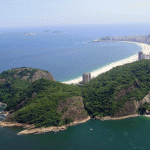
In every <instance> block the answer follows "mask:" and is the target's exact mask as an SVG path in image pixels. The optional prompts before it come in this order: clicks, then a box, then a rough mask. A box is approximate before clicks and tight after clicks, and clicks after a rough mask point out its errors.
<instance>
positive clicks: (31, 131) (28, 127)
mask: <svg viewBox="0 0 150 150" xmlns="http://www.w3.org/2000/svg"><path fill="white" fill-rule="evenodd" d="M90 119H91V117H90V116H88V118H86V119H84V120H81V121H74V122H72V123H70V124H67V125H63V126H61V127H55V126H51V127H46V128H45V127H42V128H35V129H33V128H34V124H31V125H29V124H25V123H24V124H23V123H17V122H2V121H1V122H0V127H23V128H25V130H23V131H21V132H19V133H18V134H17V135H24V134H40V133H45V132H52V131H53V132H58V131H64V130H66V129H67V127H69V126H73V125H77V124H80V123H85V122H87V121H88V120H90Z"/></svg>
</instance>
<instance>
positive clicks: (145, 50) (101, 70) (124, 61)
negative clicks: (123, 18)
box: [62, 41, 150, 84]
mask: <svg viewBox="0 0 150 150" xmlns="http://www.w3.org/2000/svg"><path fill="white" fill-rule="evenodd" d="M121 42H128V41H121ZM128 43H133V44H137V45H138V46H140V47H141V48H142V49H141V51H143V53H144V54H149V53H150V45H148V44H146V43H138V42H128ZM137 60H138V53H137V54H135V55H133V56H131V57H128V58H126V59H122V60H119V61H116V62H113V63H111V64H109V65H106V66H104V67H101V68H99V69H97V70H95V71H92V72H91V77H92V78H95V77H97V76H98V75H100V74H102V73H105V72H107V71H109V70H111V69H112V68H113V67H116V66H121V65H124V64H127V63H132V62H134V61H137ZM80 81H82V76H81V77H79V78H76V79H73V80H69V81H66V82H62V83H66V84H77V83H79V82H80Z"/></svg>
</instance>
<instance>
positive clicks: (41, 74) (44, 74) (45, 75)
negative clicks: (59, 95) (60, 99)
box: [29, 70, 55, 82]
mask: <svg viewBox="0 0 150 150" xmlns="http://www.w3.org/2000/svg"><path fill="white" fill-rule="evenodd" d="M41 78H46V79H48V80H52V81H55V79H54V77H53V76H52V75H51V73H48V72H45V71H42V70H37V71H36V72H35V73H34V74H33V76H32V78H31V79H30V80H29V81H30V82H34V81H36V80H38V79H41Z"/></svg>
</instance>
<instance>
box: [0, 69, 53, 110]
mask: <svg viewBox="0 0 150 150" xmlns="http://www.w3.org/2000/svg"><path fill="white" fill-rule="evenodd" d="M41 78H46V79H49V80H52V81H54V80H55V79H54V78H53V76H52V75H51V74H50V73H49V72H48V71H44V70H39V69H34V68H26V67H22V68H14V69H11V70H7V71H4V72H2V73H1V74H0V101H1V102H4V103H6V104H7V105H8V106H7V108H6V110H8V111H9V110H12V109H14V108H16V106H17V105H18V104H19V103H20V102H21V100H22V99H20V96H21V95H22V94H23V91H24V90H25V89H26V88H27V87H28V86H29V85H30V84H31V82H34V81H36V80H38V79H41Z"/></svg>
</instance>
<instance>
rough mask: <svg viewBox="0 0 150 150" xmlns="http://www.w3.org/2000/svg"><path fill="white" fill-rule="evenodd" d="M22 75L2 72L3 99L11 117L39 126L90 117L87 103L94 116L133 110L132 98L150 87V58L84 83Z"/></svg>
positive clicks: (0, 90)
mask: <svg viewBox="0 0 150 150" xmlns="http://www.w3.org/2000/svg"><path fill="white" fill-rule="evenodd" d="M25 72H26V70H25ZM21 74H24V72H22V73H21ZM4 75H5V76H4ZM18 76H19V75H18V73H17V76H16V75H14V74H13V73H12V72H11V71H10V72H9V71H7V72H4V73H2V74H1V75H0V79H1V80H0V81H1V83H0V101H2V102H5V103H7V105H8V106H7V108H6V110H8V111H10V113H13V114H12V115H11V116H10V117H8V120H9V121H10V120H11V121H17V122H20V123H34V124H35V127H41V126H52V125H53V126H59V125H63V124H68V123H70V122H72V121H73V118H76V117H77V116H78V117H77V119H79V118H80V119H84V118H86V117H87V114H86V111H85V110H84V107H85V109H86V110H87V112H88V114H89V115H91V116H99V117H103V116H115V115H116V114H117V113H118V112H120V110H123V108H124V107H125V106H126V107H129V108H130V109H124V110H123V113H122V114H121V115H129V114H132V113H133V112H132V111H131V112H130V110H131V109H132V107H130V105H132V102H133V101H140V100H142V99H143V97H145V95H147V94H148V91H150V60H141V61H137V62H134V63H131V64H126V65H123V66H119V67H115V68H113V69H112V70H110V71H108V72H106V73H103V74H101V75H99V76H98V77H96V78H94V79H93V80H91V81H90V82H89V83H86V84H83V85H82V86H81V87H79V86H77V85H67V84H63V83H60V82H57V81H50V80H48V79H44V78H42V79H38V78H41V76H40V77H39V76H38V78H37V77H36V78H35V77H34V79H32V78H31V77H30V74H28V76H27V74H26V75H25V76H27V77H23V76H19V77H18ZM32 77H33V76H32ZM34 80H36V81H34ZM82 99H83V101H82ZM83 103H84V105H83ZM146 108H150V107H149V104H147V103H146V104H145V105H143V107H141V108H140V109H139V110H140V111H142V112H143V111H145V110H146ZM127 111H129V112H127ZM75 115H76V117H75Z"/></svg>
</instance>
